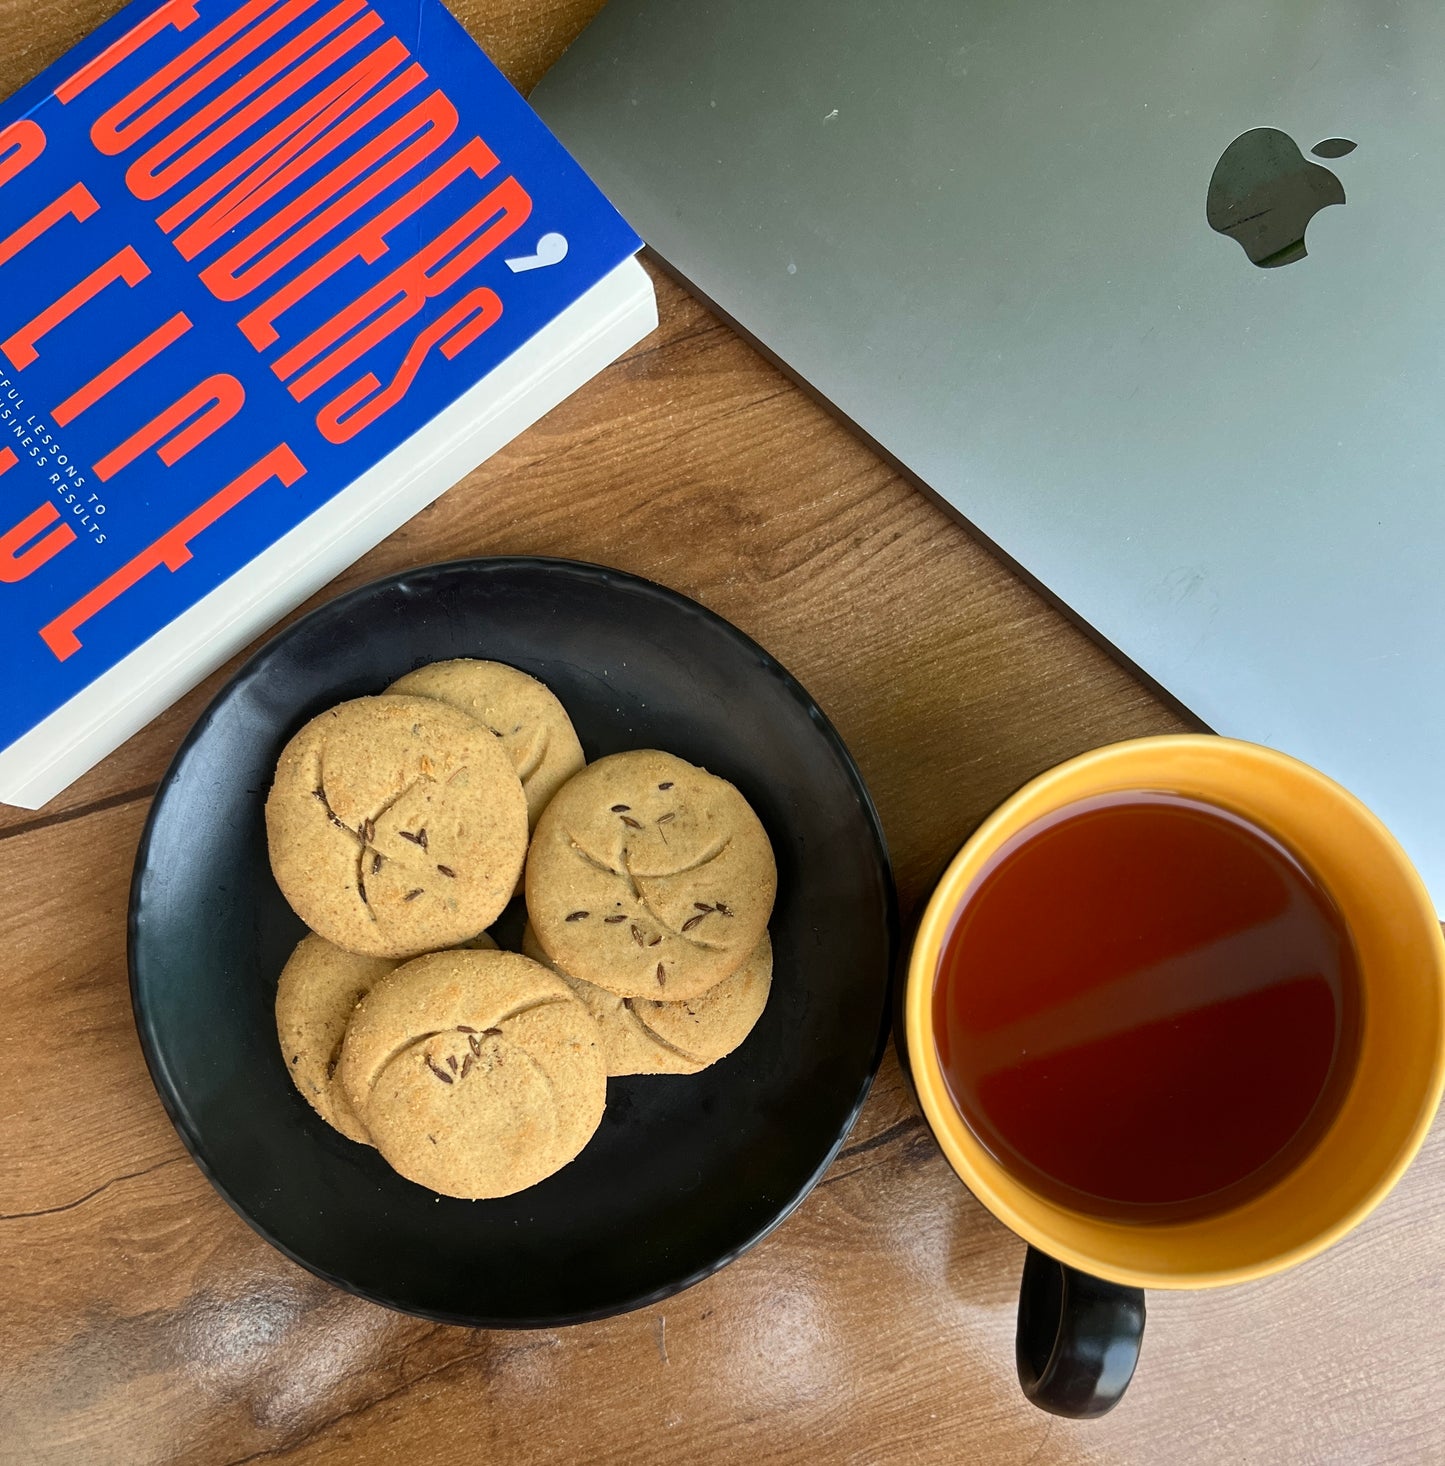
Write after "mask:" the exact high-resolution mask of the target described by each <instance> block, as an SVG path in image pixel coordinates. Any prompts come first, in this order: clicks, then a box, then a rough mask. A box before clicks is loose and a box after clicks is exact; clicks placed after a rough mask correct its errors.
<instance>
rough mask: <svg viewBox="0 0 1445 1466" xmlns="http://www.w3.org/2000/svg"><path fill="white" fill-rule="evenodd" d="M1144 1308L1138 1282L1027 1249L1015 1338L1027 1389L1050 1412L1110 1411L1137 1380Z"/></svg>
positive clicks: (1087, 1415)
mask: <svg viewBox="0 0 1445 1466" xmlns="http://www.w3.org/2000/svg"><path fill="white" fill-rule="evenodd" d="M1144 1312H1145V1310H1144V1290H1143V1289H1142V1288H1126V1287H1124V1286H1123V1285H1121V1284H1119V1283H1106V1282H1105V1281H1104V1280H1103V1279H1102V1278H1095V1277H1091V1276H1090V1275H1089V1274H1088V1273H1081V1272H1079V1271H1078V1270H1077V1269H1076V1268H1071V1267H1067V1266H1066V1265H1065V1264H1064V1263H1061V1262H1055V1261H1054V1259H1053V1258H1052V1257H1049V1256H1048V1255H1047V1254H1046V1253H1043V1252H1040V1251H1039V1250H1038V1249H1037V1248H1036V1247H1030V1248H1029V1250H1028V1256H1027V1257H1025V1258H1024V1275H1023V1279H1022V1281H1021V1282H1020V1284H1019V1329H1018V1339H1017V1344H1016V1354H1017V1358H1018V1371H1019V1383H1020V1384H1021V1385H1022V1386H1023V1391H1024V1394H1025V1395H1027V1396H1028V1398H1029V1399H1030V1400H1032V1401H1033V1403H1034V1404H1035V1405H1037V1406H1038V1407H1039V1409H1040V1410H1047V1411H1049V1412H1050V1414H1053V1415H1065V1416H1069V1417H1071V1418H1072V1419H1075V1420H1088V1419H1091V1418H1092V1417H1094V1416H1096V1415H1104V1414H1107V1413H1108V1411H1110V1410H1112V1409H1113V1408H1114V1406H1115V1405H1117V1404H1118V1403H1119V1401H1120V1400H1121V1399H1122V1398H1123V1397H1124V1391H1125V1390H1126V1389H1128V1388H1129V1381H1130V1380H1131V1379H1133V1378H1134V1366H1135V1365H1136V1364H1138V1362H1139V1345H1140V1343H1141V1342H1142V1341H1143V1338H1144Z"/></svg>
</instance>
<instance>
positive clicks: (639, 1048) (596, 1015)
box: [522, 925, 703, 1078]
mask: <svg viewBox="0 0 1445 1466" xmlns="http://www.w3.org/2000/svg"><path fill="white" fill-rule="evenodd" d="M522 951H523V952H524V953H525V954H526V955H527V956H528V957H530V958H531V959H532V960H533V961H534V962H540V963H542V965H543V966H544V967H549V968H551V970H552V971H553V972H555V973H556V974H557V976H558V977H560V978H561V979H562V980H563V982H565V983H566V984H567V986H568V987H570V988H571V989H572V991H573V992H574V993H576V995H577V996H578V998H580V999H581V1000H582V1002H583V1004H585V1006H586V1008H587V1011H588V1012H589V1013H590V1014H591V1015H592V1019H593V1022H595V1023H596V1024H597V1036H598V1038H599V1040H600V1041H601V1044H602V1061H603V1063H604V1064H605V1065H606V1068H607V1074H608V1077H609V1078H611V1077H615V1076H619V1075H623V1074H696V1073H697V1072H698V1070H699V1069H701V1068H703V1065H702V1064H700V1063H698V1061H697V1060H696V1059H692V1058H689V1056H688V1055H686V1054H683V1053H679V1052H678V1051H677V1050H676V1049H673V1048H671V1047H669V1046H668V1045H666V1044H659V1043H657V1042H655V1041H654V1040H653V1037H652V1034H651V1033H650V1032H649V1030H647V1029H646V1028H644V1027H643V1026H642V1024H641V1023H639V1022H638V1020H637V1018H636V1017H635V1016H634V1014H633V1012H632V1007H631V1005H632V1002H633V1000H632V999H631V998H619V997H618V996H617V994H616V993H609V992H608V991H607V990H606V989H605V988H599V987H594V986H593V984H592V983H590V982H583V981H582V980H581V979H580V978H576V977H568V976H567V974H566V973H565V972H563V971H562V970H561V968H559V967H558V966H557V965H556V963H554V962H553V961H552V960H551V959H550V958H549V957H548V956H547V954H546V952H544V951H543V950H542V944H541V943H540V942H539V941H538V940H537V934H536V932H534V931H533V930H532V928H531V926H530V925H529V926H528V927H527V929H526V931H525V932H523V934H522Z"/></svg>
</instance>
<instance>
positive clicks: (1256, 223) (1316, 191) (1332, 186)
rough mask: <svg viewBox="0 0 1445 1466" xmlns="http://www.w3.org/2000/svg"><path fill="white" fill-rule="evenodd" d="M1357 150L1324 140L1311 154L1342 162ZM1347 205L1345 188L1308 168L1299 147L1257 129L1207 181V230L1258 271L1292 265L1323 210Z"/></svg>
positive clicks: (1228, 152)
mask: <svg viewBox="0 0 1445 1466" xmlns="http://www.w3.org/2000/svg"><path fill="white" fill-rule="evenodd" d="M1354 150H1355V144H1354V143H1352V142H1350V141H1349V140H1348V139H1347V138H1343V137H1331V138H1326V139H1325V141H1324V142H1322V143H1316V144H1315V146H1314V147H1313V148H1311V149H1310V151H1311V152H1312V153H1313V154H1314V155H1315V157H1317V158H1343V157H1344V156H1345V154H1346V153H1352V152H1354ZM1344 201H1345V189H1344V185H1343V184H1342V183H1341V182H1340V180H1339V179H1338V178H1336V177H1335V175H1334V174H1333V173H1331V172H1330V170H1329V169H1328V168H1321V167H1320V165H1319V164H1318V163H1311V162H1310V161H1309V159H1308V158H1306V157H1305V155H1304V154H1303V153H1302V152H1300V150H1299V144H1298V143H1296V142H1295V140H1294V139H1293V138H1292V137H1291V136H1290V135H1289V134H1288V133H1287V132H1281V131H1280V130H1279V129H1278V128H1275V127H1255V128H1251V129H1250V131H1248V132H1245V133H1241V134H1240V136H1238V137H1237V138H1235V140H1234V141H1233V142H1232V143H1230V145H1229V146H1228V147H1227V148H1225V150H1224V155H1223V156H1222V157H1221V158H1220V160H1219V162H1218V163H1216V164H1215V165H1214V177H1213V178H1211V179H1210V180H1209V198H1208V201H1207V203H1206V205H1205V216H1206V217H1207V218H1208V220H1209V227H1210V228H1211V229H1214V230H1216V231H1218V233H1220V234H1227V235H1228V236H1229V237H1230V238H1231V239H1233V240H1236V241H1237V242H1238V243H1239V245H1240V247H1241V248H1242V249H1243V250H1244V252H1245V254H1247V255H1248V256H1249V258H1250V261H1251V263H1253V264H1256V265H1258V266H1260V268H1261V269H1266V270H1270V269H1274V268H1275V267H1276V266H1277V265H1292V264H1293V263H1294V262H1295V261H1296V260H1302V259H1304V257H1305V254H1306V250H1305V230H1306V229H1307V228H1308V227H1309V222H1310V220H1311V219H1313V218H1314V216H1315V215H1316V214H1317V213H1319V211H1320V210H1321V209H1324V208H1328V207H1329V205H1330V204H1342V203H1344Z"/></svg>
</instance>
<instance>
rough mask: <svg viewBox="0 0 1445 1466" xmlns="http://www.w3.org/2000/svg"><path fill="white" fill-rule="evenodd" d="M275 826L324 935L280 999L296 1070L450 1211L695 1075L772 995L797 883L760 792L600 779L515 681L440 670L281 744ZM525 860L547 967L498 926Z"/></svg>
mask: <svg viewBox="0 0 1445 1466" xmlns="http://www.w3.org/2000/svg"><path fill="white" fill-rule="evenodd" d="M266 826H267V838H268V843H269V848H270V854H271V866H272V870H273V872H274V873H275V876H276V880H277V883H278V885H279V886H280V888H281V891H282V893H283V894H284V895H285V897H286V899H287V900H288V901H289V902H290V904H291V906H292V907H293V909H294V910H295V911H296V912H297V914H298V915H299V916H300V917H301V918H302V919H303V920H304V921H305V922H306V924H307V926H308V927H310V928H311V934H310V935H308V936H307V937H306V938H304V939H303V940H302V942H301V943H300V944H299V946H298V947H297V948H296V951H295V952H294V953H293V955H292V957H291V959H290V961H289V962H288V963H287V965H286V968H285V970H284V971H283V973H282V974H281V979H280V983H279V985H278V989H277V995H276V1023H277V1032H278V1035H279V1037H280V1040H281V1045H282V1051H283V1057H284V1058H285V1061H286V1064H287V1067H288V1069H289V1072H290V1073H291V1076H292V1079H293V1081H294V1082H295V1084H296V1086H297V1088H298V1089H299V1090H300V1092H301V1093H302V1095H304V1096H305V1098H306V1099H307V1100H308V1101H309V1102H310V1103H311V1105H312V1106H313V1108H314V1109H315V1110H316V1111H317V1113H318V1114H319V1115H320V1116H321V1117H322V1118H323V1119H324V1120H326V1121H327V1123H328V1124H330V1125H332V1126H334V1127H335V1128H336V1129H337V1130H339V1131H340V1132H341V1133H342V1134H343V1135H346V1136H349V1137H350V1138H351V1139H353V1140H356V1141H359V1142H361V1143H363V1144H372V1145H375V1146H376V1148H377V1149H378V1150H379V1151H380V1153H381V1154H382V1156H383V1157H384V1158H385V1159H386V1160H387V1161H388V1162H389V1163H390V1164H391V1165H392V1166H393V1167H394V1168H395V1169H396V1170H398V1171H399V1172H400V1173H401V1174H402V1175H404V1176H407V1177H409V1178H410V1179H411V1180H413V1181H416V1182H418V1183H419V1184H421V1185H424V1186H428V1187H430V1188H432V1189H433V1190H435V1191H438V1192H441V1193H444V1194H446V1195H452V1196H461V1197H468V1198H480V1197H490V1196H504V1195H508V1194H510V1193H512V1192H514V1191H518V1190H521V1189H522V1188H524V1187H526V1186H530V1185H533V1184H535V1183H536V1182H538V1181H540V1180H542V1179H544V1178H545V1177H546V1176H548V1175H551V1174H552V1173H553V1172H554V1171H556V1170H557V1169H559V1168H560V1167H561V1166H563V1165H565V1164H566V1163H567V1162H568V1161H569V1160H571V1159H572V1158H573V1157H574V1156H576V1155H577V1154H578V1153H579V1152H580V1151H581V1149H582V1148H583V1146H585V1145H586V1143H587V1141H588V1140H589V1139H590V1138H591V1136H592V1134H593V1133H594V1131H595V1130H596V1128H597V1125H598V1123H599V1122H600V1120H601V1117H602V1112H603V1106H604V1102H605V1095H606V1079H607V1076H608V1075H622V1074H651V1073H674V1074H691V1073H696V1072H697V1071H698V1070H700V1069H702V1068H705V1067H706V1066H707V1065H708V1064H710V1063H713V1062H715V1061H716V1060H717V1059H719V1058H721V1057H722V1056H723V1055H724V1054H727V1053H729V1052H731V1051H732V1049H734V1048H735V1047H736V1046H737V1045H738V1044H739V1043H741V1042H742V1040H743V1039H744V1038H745V1037H746V1036H747V1034H748V1032H749V1031H750V1030H751V1028H752V1026H753V1024H754V1023H755V1022H756V1021H757V1019H758V1017H759V1015H760V1014H761V1013H762V1010H763V1005H764V1003H765V1002H766V1000H767V995H768V990H769V985H770V981H771V975H772V953H771V948H770V945H769V942H768V936H767V923H768V919H769V917H770V915H771V912H772V905H773V897H774V893H775V890H776V879H777V878H776V869H775V866H774V862H773V855H772V849H771V847H770V845H769V843H768V840H767V836H766V834H765V833H764V831H763V828H762V825H761V823H760V822H759V821H758V819H757V816H756V815H755V814H754V813H753V811H752V809H751V808H750V807H749V806H748V804H747V802H746V800H744V799H743V797H742V795H741V794H739V793H738V791H737V790H736V789H735V788H734V787H733V786H732V785H731V784H729V783H727V782H726V781H724V780H722V779H718V778H716V777H714V776H713V775H710V774H708V773H706V772H705V771H704V770H702V769H699V768H696V767H694V766H693V765H691V764H689V763H686V762H685V761H683V760H682V759H678V758H675V757H673V756H672V755H670V754H666V753H659V752H655V751H645V750H644V751H637V752H632V753H624V754H617V755H614V756H612V757H610V758H605V759H602V760H600V761H599V762H597V763H595V764H593V765H591V766H590V767H585V768H584V760H583V755H582V749H581V745H580V744H579V743H578V740H577V736H576V733H575V732H574V730H573V728H572V724H571V720H570V719H569V718H568V716H567V713H566V710H565V709H564V708H563V707H562V705H561V703H560V702H558V700H557V699H556V698H555V697H554V696H553V695H552V693H551V692H550V691H549V690H548V689H547V688H546V687H544V686H543V685H542V684H541V683H540V682H538V681H536V680H535V679H534V678H531V677H528V676H526V675H525V674H524V673H521V672H518V671H517V670H515V669H514V668H511V667H506V666H503V665H501V664H499V663H494V662H478V661H455V662H441V663H435V664H433V665H431V666H427V667H422V668H419V669H418V670H417V671H415V672H412V673H410V674H409V675H408V676H406V677H403V678H402V679H401V680H400V681H399V682H397V683H395V684H393V686H392V687H390V688H389V689H388V690H387V691H386V693H384V694H383V695H381V696H378V697H365V698H358V699H356V700H354V701H352V702H347V703H343V704H341V705H340V706H338V707H335V708H331V709H328V710H327V711H326V712H324V713H322V714H321V715H320V716H318V717H316V718H314V719H313V720H312V721H311V722H310V723H308V724H307V725H306V726H305V727H304V728H302V730H301V731H300V732H299V733H298V734H297V735H296V736H295V737H294V738H293V739H292V740H291V742H290V743H289V744H287V746H286V748H285V750H284V751H283V753H282V755H281V759H280V762H279V764H278V766H277V770H276V777H275V781H274V783H273V786H272V789H271V793H270V796H269V798H268V800H267V803H266ZM534 830H535V834H533V833H532V831H534ZM529 848H530V855H529V853H528V852H529ZM524 868H525V889H526V898H527V907H528V914H529V917H530V922H529V924H528V927H527V930H526V934H525V937H524V940H523V953H524V954H525V955H519V954H516V953H510V952H500V951H497V950H496V944H495V943H494V942H493V941H492V939H491V938H490V937H489V936H488V935H487V934H486V932H485V928H487V927H488V926H490V925H491V924H492V922H493V921H495V920H496V918H497V917H498V916H499V915H500V914H501V912H502V910H503V908H504V907H505V906H506V905H507V904H508V902H509V900H510V899H511V897H512V896H513V894H514V893H515V892H516V891H517V890H518V889H519V888H520V886H521V884H522V881H523V874H524Z"/></svg>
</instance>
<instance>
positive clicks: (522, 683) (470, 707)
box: [387, 657, 586, 827]
mask: <svg viewBox="0 0 1445 1466" xmlns="http://www.w3.org/2000/svg"><path fill="white" fill-rule="evenodd" d="M387 691H388V692H393V693H405V694H406V695H407V696H409V697H435V698H438V699H440V701H442V702H444V703H448V704H450V706H452V707H454V708H457V709H458V710H460V711H461V712H464V713H466V714H467V715H468V716H470V717H472V718H475V719H476V720H477V722H479V723H482V724H484V725H485V726H486V727H488V728H490V729H491V730H492V732H493V733H495V734H496V735H497V737H499V738H500V739H501V740H502V747H503V748H505V749H506V750H507V753H508V754H509V755H510V757H511V760H512V764H513V766H514V767H515V768H516V770H517V776H518V778H520V779H521V781H522V788H523V790H524V791H525V792H526V795H527V818H528V820H529V821H530V823H531V825H532V826H533V827H535V826H536V823H537V819H538V817H539V816H540V815H541V813H542V811H543V810H544V809H545V808H546V807H547V804H548V802H549V801H550V800H551V798H552V796H553V795H554V794H555V793H556V792H557V791H558V790H559V789H560V788H561V787H562V785H563V784H565V783H566V782H567V780H568V779H570V778H571V777H572V775H573V774H575V773H577V772H578V771H579V770H580V769H581V768H582V767H583V765H584V764H585V762H586V760H585V759H584V758H583V757H582V745H581V744H580V743H579V742H578V741H577V734H576V732H575V731H574V729H573V727H572V719H571V718H569V717H568V716H567V709H566V708H564V707H563V706H562V704H561V703H560V702H558V701H557V699H556V697H555V696H553V694H552V691H551V689H550V688H548V687H546V686H545V685H544V684H543V683H541V682H538V681H537V679H536V678H535V677H529V676H528V675H527V674H526V673H525V672H519V671H518V670H517V669H516V668H515V667H509V666H507V665H506V664H505V663H504V662H478V661H472V660H470V659H468V658H465V657H464V658H461V659H459V660H457V661H454V662H432V663H431V664H430V665H429V666H426V667H418V668H417V669H416V671H415V672H408V673H407V674H406V676H405V677H402V678H399V679H398V680H397V681H395V682H393V683H392V684H391V686H390V687H389V688H387Z"/></svg>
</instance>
